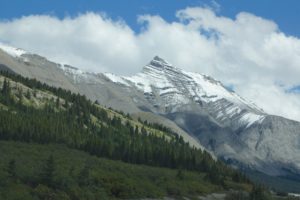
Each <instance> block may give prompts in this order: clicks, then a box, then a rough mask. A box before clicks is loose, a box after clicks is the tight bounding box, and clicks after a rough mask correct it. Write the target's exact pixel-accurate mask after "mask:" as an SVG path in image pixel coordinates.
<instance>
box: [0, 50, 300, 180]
mask: <svg viewBox="0 0 300 200" xmlns="http://www.w3.org/2000/svg"><path fill="white" fill-rule="evenodd" d="M0 48H1V47H0ZM0 69H2V70H3V69H4V70H9V71H11V72H14V73H18V74H21V75H23V76H25V77H29V78H36V79H38V80H40V81H42V82H45V83H47V84H49V85H52V86H56V87H62V88H66V89H70V90H72V91H74V92H79V93H81V94H84V95H86V96H87V97H88V98H90V99H91V100H97V101H98V102H99V103H100V104H102V105H106V106H107V107H112V108H114V109H116V110H122V111H123V112H127V113H130V114H131V115H132V116H133V117H140V118H142V119H144V120H147V121H148V122H158V123H161V124H163V125H165V126H168V127H169V128H171V129H172V130H173V131H175V132H176V133H178V134H179V135H181V136H183V137H184V139H185V140H186V141H189V142H190V144H191V145H194V146H196V147H199V148H205V149H207V150H208V151H210V152H212V153H213V154H214V155H216V156H217V157H219V158H221V159H223V160H224V161H226V162H228V163H231V164H232V165H235V166H237V167H242V168H244V169H245V168H246V169H251V170H258V171H260V172H263V173H266V174H269V175H273V176H290V175H294V174H300V157H299V155H300V148H299V146H300V145H299V141H300V133H299V130H300V123H299V122H296V121H292V120H288V119H285V118H283V117H278V116H272V115H269V114H268V113H265V112H264V111H263V110H261V109H260V108H258V107H257V106H256V105H254V104H252V103H250V102H249V101H247V100H245V99H243V98H242V97H240V96H239V95H237V94H236V93H234V92H232V91H229V90H227V89H226V88H225V87H224V86H223V85H222V83H221V82H219V81H216V80H215V79H213V78H212V77H209V76H206V75H203V74H199V73H193V72H187V71H184V70H182V69H179V68H176V67H174V66H172V65H171V64H170V63H169V62H167V61H165V60H164V59H162V58H160V57H158V56H155V57H154V58H153V60H151V61H150V62H149V64H147V65H146V66H145V67H144V68H143V69H142V71H141V72H140V73H137V74H136V75H133V76H117V75H114V74H110V73H104V74H101V73H100V74H94V73H87V72H83V71H80V70H78V69H76V68H73V67H71V66H66V65H60V64H57V63H54V62H50V61H48V60H47V59H46V58H43V57H40V56H37V55H32V54H29V53H25V54H14V55H12V54H10V53H9V51H8V50H7V49H5V48H4V49H3V51H0Z"/></svg>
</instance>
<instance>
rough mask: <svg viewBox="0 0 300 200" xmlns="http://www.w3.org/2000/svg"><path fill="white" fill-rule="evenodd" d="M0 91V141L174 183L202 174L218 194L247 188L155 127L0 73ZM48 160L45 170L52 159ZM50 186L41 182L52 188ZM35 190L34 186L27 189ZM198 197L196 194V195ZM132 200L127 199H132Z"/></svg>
mask: <svg viewBox="0 0 300 200" xmlns="http://www.w3.org/2000/svg"><path fill="white" fill-rule="evenodd" d="M0 86H1V87H0V89H1V92H0V124H1V126H0V139H1V140H2V141H18V142H22V143H27V144H28V145H32V146H34V145H33V144H35V145H37V144H43V145H49V144H55V145H64V146H66V148H68V149H76V150H80V151H83V152H87V153H89V154H90V155H95V156H97V157H102V158H108V159H112V160H119V161H122V162H127V163H132V164H143V166H145V165H148V166H155V167H165V168H170V169H176V170H179V171H178V174H177V177H179V179H184V178H183V177H184V175H183V173H184V172H182V171H190V172H191V173H195V174H198V175H195V176H199V174H202V175H203V177H204V178H203V177H202V178H203V180H205V181H206V182H207V184H211V185H215V186H216V187H215V188H219V189H220V190H223V189H228V188H232V187H234V186H233V185H235V186H236V187H237V185H239V184H240V185H239V186H238V187H239V188H240V189H243V190H245V188H248V189H249V187H250V186H249V182H248V180H247V178H246V177H245V176H243V175H242V174H240V173H239V172H237V171H235V170H233V169H231V168H230V167H228V166H226V165H225V164H223V163H222V162H219V161H215V160H214V159H213V158H212V157H211V155H210V154H209V153H207V152H205V151H202V150H201V149H197V148H195V147H192V146H191V145H189V144H188V143H186V142H184V140H183V138H181V137H178V136H177V134H176V133H174V132H172V131H171V130H170V129H168V128H165V127H163V126H161V125H159V124H151V123H147V122H142V121H141V120H133V119H132V118H131V117H130V116H129V115H125V114H123V113H121V112H116V111H113V110H112V109H108V108H105V107H102V106H101V105H99V104H97V102H91V101H90V100H88V99H87V98H86V97H85V96H82V95H79V94H73V93H71V92H70V91H67V90H64V89H61V88H54V87H50V86H48V85H46V84H43V83H40V82H38V81H36V80H34V79H28V78H24V77H22V76H19V75H15V74H11V73H7V72H1V73H0ZM2 145H4V143H3V144H2ZM4 146H5V145H4ZM49 159H50V160H48V162H50V165H51V162H53V161H51V159H53V158H49ZM54 159H55V158H54ZM14 162H15V161H12V162H10V164H9V166H10V168H14V165H15V163H14ZM26 162H31V161H30V160H27V161H26ZM120 163H121V162H120ZM133 166H135V165H133ZM50 168H51V167H50ZM202 175H201V176H202ZM133 176H134V175H133ZM203 180H202V181H203ZM35 181H36V180H35ZM199 181H200V179H199ZM50 182H51V181H49V183H47V181H45V180H44V182H43V181H42V183H44V184H45V185H47V184H48V185H47V186H48V187H50V188H55V187H56V186H53V185H51V183H50ZM194 182H195V181H194ZM196 182H197V181H196ZM200 182H201V181H200ZM38 184H39V183H38V181H37V182H34V184H29V185H30V187H31V186H33V185H35V186H36V185H38ZM91 184H92V183H91ZM157 184H158V183H157ZM195 184H196V183H195ZM202 184H203V183H202ZM242 185H243V186H242ZM141 187H142V186H141ZM191 188H193V187H191ZM222 188H223V189H222ZM193 192H196V191H193ZM201 192H203V191H201V189H199V191H198V193H201ZM196 193H197V192H196ZM134 194H135V193H134V192H133V193H132V196H130V195H129V196H130V197H134V196H135V195H134ZM110 195H113V196H114V195H115V194H110ZM137 195H138V194H137ZM164 195H168V194H164ZM138 196H139V195H138ZM140 196H143V195H140ZM154 196H155V195H154ZM115 197H118V196H117V195H115Z"/></svg>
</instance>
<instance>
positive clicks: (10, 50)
mask: <svg viewBox="0 0 300 200" xmlns="http://www.w3.org/2000/svg"><path fill="white" fill-rule="evenodd" d="M0 49H2V50H3V51H5V52H6V53H8V54H9V55H11V56H13V57H20V56H21V55H23V54H26V53H27V52H26V51H25V50H23V49H20V48H15V47H11V46H8V45H6V44H3V43H0Z"/></svg>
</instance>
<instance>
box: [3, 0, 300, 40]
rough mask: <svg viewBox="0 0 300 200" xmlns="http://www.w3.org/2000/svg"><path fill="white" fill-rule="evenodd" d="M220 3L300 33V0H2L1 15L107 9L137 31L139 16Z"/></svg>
mask: <svg viewBox="0 0 300 200" xmlns="http://www.w3.org/2000/svg"><path fill="white" fill-rule="evenodd" d="M215 3H217V4H219V5H220V7H221V8H220V10H219V12H218V14H220V15H223V16H227V17H230V18H234V17H235V16H236V14H237V13H239V12H241V11H246V12H250V13H253V14H255V15H257V16H261V17H263V18H266V19H271V20H273V21H275V22H276V23H277V24H278V25H279V28H280V30H281V31H283V32H284V33H286V34H289V35H294V36H297V37H300V26H299V19H300V12H299V11H300V1H299V0H215V1H211V0H131V1H125V0H109V1H107V0H72V1H67V0H1V7H0V19H1V20H4V19H13V18H19V17H21V16H26V15H32V14H38V15H41V14H49V15H55V16H57V17H60V18H63V17H65V16H76V15H77V14H78V13H85V12H87V11H94V12H105V13H107V14H108V16H109V17H111V18H113V19H118V18H122V19H123V20H125V21H126V22H127V24H128V25H129V26H130V27H131V28H132V29H134V30H135V31H136V32H138V31H139V28H140V26H138V24H137V16H138V15H142V14H145V13H147V14H152V15H156V14H157V15H160V16H162V17H163V18H164V19H165V20H167V21H173V20H176V19H175V14H174V13H175V12H176V10H179V9H184V8H185V7H187V6H192V7H194V6H210V7H214V6H215Z"/></svg>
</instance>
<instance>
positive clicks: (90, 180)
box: [0, 141, 222, 200]
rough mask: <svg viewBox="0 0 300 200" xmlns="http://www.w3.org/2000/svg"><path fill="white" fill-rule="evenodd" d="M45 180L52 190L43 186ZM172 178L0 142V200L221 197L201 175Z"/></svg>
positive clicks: (66, 151) (62, 149)
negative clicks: (214, 194)
mask: <svg viewBox="0 0 300 200" xmlns="http://www.w3.org/2000/svg"><path fill="white" fill-rule="evenodd" d="M49 155H52V156H49ZM51 157H52V158H51ZM13 159H15V160H17V161H18V162H16V163H15V166H16V169H17V171H16V172H17V174H16V178H14V179H12V178H11V176H10V175H9V174H8V173H6V169H7V165H8V163H7V162H5V161H6V160H13ZM39 172H44V173H39ZM44 174H49V176H51V177H52V178H51V179H52V181H53V183H54V184H52V183H51V182H52V181H50V182H49V180H48V179H46V180H47V181H45V180H44V178H43V177H44ZM177 174H178V170H173V169H168V168H158V167H149V166H145V165H133V164H128V163H124V162H121V161H112V160H108V159H103V158H98V157H96V156H91V155H89V154H88V153H85V152H83V151H78V150H74V149H70V148H68V147H67V146H65V145H57V144H43V145H39V144H32V143H20V142H12V141H0V199H5V200H10V199H22V200H23V199H43V200H44V199H57V200H60V199H77V200H79V199H95V200H96V199H101V200H102V199H143V198H162V197H165V196H170V195H184V196H186V197H192V196H193V195H195V196H197V195H200V194H207V193H212V192H218V191H222V188H221V187H220V186H216V185H213V184H211V183H210V182H207V181H205V180H204V178H203V177H204V174H203V173H198V172H191V171H184V179H183V180H180V179H178V178H177V177H176V175H177ZM49 183H51V184H49Z"/></svg>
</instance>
